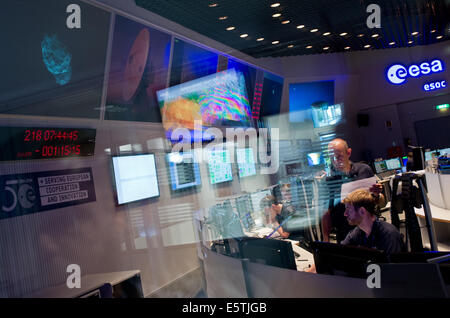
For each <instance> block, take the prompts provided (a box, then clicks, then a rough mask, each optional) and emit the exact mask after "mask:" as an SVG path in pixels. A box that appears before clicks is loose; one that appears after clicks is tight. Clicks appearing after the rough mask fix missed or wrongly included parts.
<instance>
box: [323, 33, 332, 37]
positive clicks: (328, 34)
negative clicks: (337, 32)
mask: <svg viewBox="0 0 450 318" xmlns="http://www.w3.org/2000/svg"><path fill="white" fill-rule="evenodd" d="M330 34H331V32H325V33H324V34H323V35H325V36H327V35H330Z"/></svg>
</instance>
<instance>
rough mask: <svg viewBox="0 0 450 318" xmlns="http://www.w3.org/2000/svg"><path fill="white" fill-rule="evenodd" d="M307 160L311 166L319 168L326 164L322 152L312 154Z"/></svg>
mask: <svg viewBox="0 0 450 318" xmlns="http://www.w3.org/2000/svg"><path fill="white" fill-rule="evenodd" d="M307 158H308V165H309V166H318V165H321V164H323V163H324V162H325V160H324V158H323V156H322V153H321V152H311V153H309V154H307Z"/></svg>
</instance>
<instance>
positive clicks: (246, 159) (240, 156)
mask: <svg viewBox="0 0 450 318" xmlns="http://www.w3.org/2000/svg"><path fill="white" fill-rule="evenodd" d="M236 157H237V163H238V169H239V178H245V177H249V176H254V175H255V174H256V164H255V159H254V157H253V149H252V148H238V149H236Z"/></svg>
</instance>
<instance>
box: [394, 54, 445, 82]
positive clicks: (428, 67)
mask: <svg viewBox="0 0 450 318" xmlns="http://www.w3.org/2000/svg"><path fill="white" fill-rule="evenodd" d="M443 70H444V64H443V63H442V61H441V60H438V59H436V60H433V61H431V62H422V63H420V64H419V65H416V64H412V65H410V66H408V67H405V66H403V65H401V64H394V65H391V66H390V67H389V68H388V70H387V72H386V75H387V79H388V81H389V82H390V83H392V84H395V85H401V84H403V83H404V82H405V81H406V78H408V77H419V76H422V75H430V74H434V73H439V72H442V71H443Z"/></svg>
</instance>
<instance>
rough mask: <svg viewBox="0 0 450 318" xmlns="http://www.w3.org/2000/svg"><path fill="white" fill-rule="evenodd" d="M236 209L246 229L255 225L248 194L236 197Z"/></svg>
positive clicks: (248, 229)
mask: <svg viewBox="0 0 450 318" xmlns="http://www.w3.org/2000/svg"><path fill="white" fill-rule="evenodd" d="M236 209H237V211H238V214H239V218H240V219H241V221H242V224H243V225H244V228H245V229H246V230H247V231H250V229H251V228H252V227H253V226H254V225H255V221H254V220H253V218H252V212H253V208H252V203H251V199H250V196H249V195H244V196H241V197H239V198H236Z"/></svg>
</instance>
